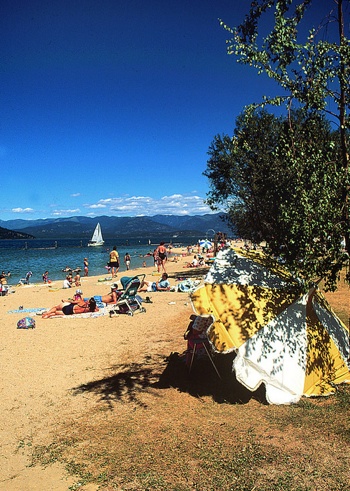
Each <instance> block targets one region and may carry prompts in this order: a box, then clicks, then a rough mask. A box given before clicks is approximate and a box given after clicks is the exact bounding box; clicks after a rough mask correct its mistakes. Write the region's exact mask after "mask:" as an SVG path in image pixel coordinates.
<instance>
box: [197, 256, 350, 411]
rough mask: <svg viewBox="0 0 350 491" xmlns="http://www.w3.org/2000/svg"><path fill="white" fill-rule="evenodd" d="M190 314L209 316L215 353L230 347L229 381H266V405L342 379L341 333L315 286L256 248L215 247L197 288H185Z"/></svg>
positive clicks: (345, 337)
mask: <svg viewBox="0 0 350 491" xmlns="http://www.w3.org/2000/svg"><path fill="white" fill-rule="evenodd" d="M192 304H193V307H194V310H195V312H196V313H197V314H199V315H202V314H212V315H213V316H214V317H215V322H214V324H213V325H212V326H211V327H210V328H209V331H208V337H209V340H210V341H211V343H212V345H213V347H214V349H215V350H216V351H217V352H220V353H225V352H229V351H235V352H236V354H237V356H236V357H235V360H234V362H233V369H234V370H235V373H236V378H237V380H238V381H239V382H240V383H242V384H243V385H244V386H246V387H247V388H248V389H250V390H252V391H254V390H256V389H257V388H258V387H259V386H260V384H262V383H264V384H265V387H266V398H267V400H268V402H270V403H273V404H288V403H294V402H297V401H298V400H299V399H300V397H301V396H302V395H306V396H317V395H327V394H330V393H332V392H334V386H335V385H336V384H339V383H342V382H350V372H349V367H348V366H347V360H348V357H349V332H348V330H347V328H346V326H345V325H344V324H343V323H342V322H341V321H340V320H339V319H338V318H337V317H336V315H335V314H334V313H333V312H332V310H331V308H330V307H329V305H328V304H327V302H326V300H325V298H324V297H323V296H322V295H321V293H320V292H318V291H316V289H315V288H313V289H312V290H310V291H309V292H308V293H306V294H305V293H303V292H302V289H301V284H300V282H298V280H296V279H295V278H293V277H292V276H291V275H290V274H288V272H287V271H286V270H285V269H284V268H283V265H280V264H278V263H272V262H271V261H270V260H269V259H268V258H267V257H266V256H265V255H264V254H262V253H258V252H254V251H251V252H249V251H243V250H239V251H238V250H233V249H226V250H223V251H220V252H219V254H218V256H217V259H216V260H215V263H214V264H213V266H212V267H211V268H210V270H209V272H208V274H207V276H206V278H205V284H204V286H202V287H200V288H199V289H197V290H196V291H195V292H194V293H193V294H192Z"/></svg>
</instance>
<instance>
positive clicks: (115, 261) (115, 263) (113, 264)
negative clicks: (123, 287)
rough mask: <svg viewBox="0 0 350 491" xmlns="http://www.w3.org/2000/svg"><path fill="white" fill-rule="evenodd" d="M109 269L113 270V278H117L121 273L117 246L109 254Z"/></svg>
mask: <svg viewBox="0 0 350 491" xmlns="http://www.w3.org/2000/svg"><path fill="white" fill-rule="evenodd" d="M108 265H109V267H110V268H111V274H112V278H114V277H116V276H117V273H118V271H119V266H120V265H119V254H118V251H117V246H114V247H113V249H112V250H111V252H110V253H109V264H108Z"/></svg>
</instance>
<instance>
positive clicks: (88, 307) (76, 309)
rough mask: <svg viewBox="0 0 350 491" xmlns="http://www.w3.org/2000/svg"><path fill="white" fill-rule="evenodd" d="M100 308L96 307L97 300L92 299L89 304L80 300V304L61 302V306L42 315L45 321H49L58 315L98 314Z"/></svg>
mask: <svg viewBox="0 0 350 491" xmlns="http://www.w3.org/2000/svg"><path fill="white" fill-rule="evenodd" d="M97 311H98V307H97V305H96V300H95V299H94V298H90V300H88V301H87V302H85V301H84V300H79V301H78V302H64V301H63V302H61V303H60V304H58V305H56V306H55V307H52V308H51V309H50V310H48V311H47V312H44V313H43V315H42V318H43V319H49V318H50V317H54V316H56V315H73V314H84V313H85V312H97Z"/></svg>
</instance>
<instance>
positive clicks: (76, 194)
mask: <svg viewBox="0 0 350 491" xmlns="http://www.w3.org/2000/svg"><path fill="white" fill-rule="evenodd" d="M71 196H72V198H77V197H78V196H81V194H80V193H74V194H71Z"/></svg>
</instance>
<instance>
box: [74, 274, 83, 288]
mask: <svg viewBox="0 0 350 491" xmlns="http://www.w3.org/2000/svg"><path fill="white" fill-rule="evenodd" d="M73 281H74V284H75V286H81V279H80V274H79V273H77V274H76V275H75V276H74V279H73Z"/></svg>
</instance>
